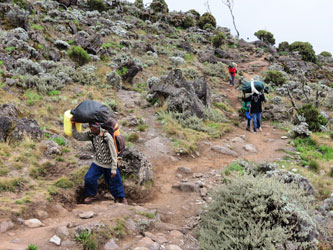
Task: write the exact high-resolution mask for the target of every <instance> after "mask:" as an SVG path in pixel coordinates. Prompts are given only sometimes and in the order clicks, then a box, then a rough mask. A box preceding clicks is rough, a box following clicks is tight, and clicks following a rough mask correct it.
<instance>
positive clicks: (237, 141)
mask: <svg viewBox="0 0 333 250" xmlns="http://www.w3.org/2000/svg"><path fill="white" fill-rule="evenodd" d="M231 142H233V143H244V139H242V138H240V137H235V138H233V139H232V140H231Z"/></svg>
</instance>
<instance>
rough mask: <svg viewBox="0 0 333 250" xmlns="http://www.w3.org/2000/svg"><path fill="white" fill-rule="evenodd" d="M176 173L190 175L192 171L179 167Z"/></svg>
mask: <svg viewBox="0 0 333 250" xmlns="http://www.w3.org/2000/svg"><path fill="white" fill-rule="evenodd" d="M177 171H178V172H180V173H184V174H191V173H192V170H191V169H190V168H187V167H179V168H178V169H177Z"/></svg>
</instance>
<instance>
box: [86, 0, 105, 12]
mask: <svg viewBox="0 0 333 250" xmlns="http://www.w3.org/2000/svg"><path fill="white" fill-rule="evenodd" d="M87 3H88V6H89V9H90V10H98V11H99V12H102V11H104V10H106V6H105V4H104V1H103V0H88V1H87Z"/></svg>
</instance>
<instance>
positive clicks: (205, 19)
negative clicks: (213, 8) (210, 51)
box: [198, 12, 216, 29]
mask: <svg viewBox="0 0 333 250" xmlns="http://www.w3.org/2000/svg"><path fill="white" fill-rule="evenodd" d="M206 24H211V25H212V26H213V27H214V28H216V19H215V17H214V16H213V15H212V14H210V13H208V12H206V13H204V14H203V15H202V16H201V17H200V19H199V22H198V26H199V27H200V29H204V26H205V25H206Z"/></svg>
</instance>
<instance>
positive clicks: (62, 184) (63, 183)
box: [54, 176, 74, 189]
mask: <svg viewBox="0 0 333 250" xmlns="http://www.w3.org/2000/svg"><path fill="white" fill-rule="evenodd" d="M54 185H55V186H56V187H59V188H63V189H68V188H72V187H73V186H74V183H73V182H72V181H71V180H70V179H68V177H66V176H63V177H61V178H59V179H58V180H57V181H56V182H55V183H54Z"/></svg>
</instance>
